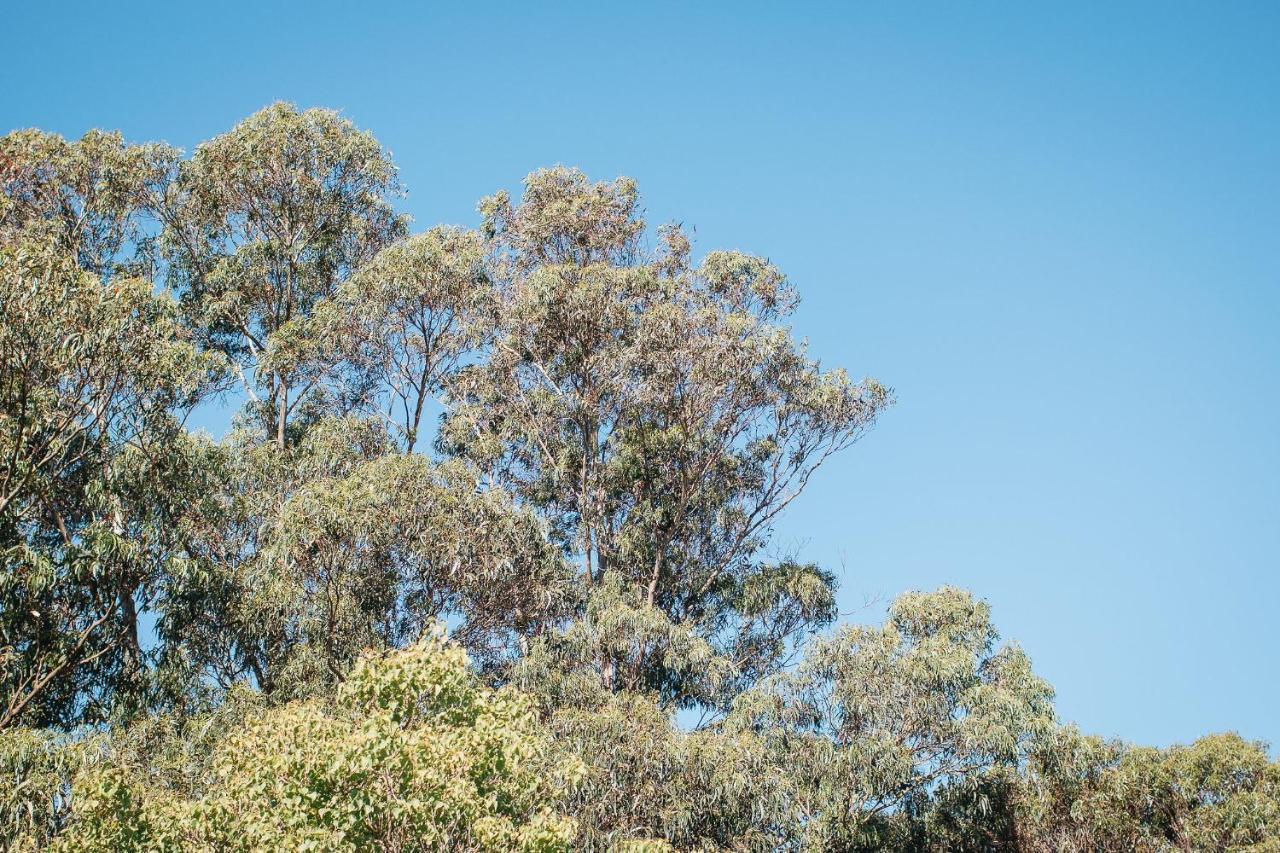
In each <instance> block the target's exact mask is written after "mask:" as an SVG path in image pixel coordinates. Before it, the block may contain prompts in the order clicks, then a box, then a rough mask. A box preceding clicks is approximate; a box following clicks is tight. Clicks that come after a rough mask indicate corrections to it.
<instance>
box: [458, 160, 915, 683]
mask: <svg viewBox="0 0 1280 853" xmlns="http://www.w3.org/2000/svg"><path fill="white" fill-rule="evenodd" d="M481 211H482V213H483V214H484V226H483V227H484V232H485V235H486V237H487V240H488V250H489V256H490V260H489V270H490V277H491V279H492V281H493V285H494V288H495V300H496V304H495V307H494V311H493V316H494V320H493V326H494V328H493V332H492V343H491V344H490V346H489V348H488V350H487V355H486V357H485V358H483V359H481V360H479V362H478V363H476V364H473V365H469V366H468V367H466V368H465V369H464V370H462V371H461V372H460V375H459V376H458V377H456V378H455V379H454V381H453V382H451V384H450V392H451V397H452V401H453V405H452V408H451V410H450V411H449V414H448V419H447V421H446V423H445V426H444V427H443V430H442V436H441V446H442V447H443V448H444V449H445V450H447V451H448V452H451V453H455V454H458V455H461V456H464V457H466V458H469V459H471V460H473V461H474V462H476V463H477V464H478V465H479V466H480V467H481V469H482V470H484V471H485V473H486V474H487V475H488V476H489V477H490V478H491V479H492V480H493V482H495V483H498V484H501V485H503V486H504V487H506V488H508V489H509V490H511V491H512V492H513V493H514V494H515V495H517V496H518V497H519V498H520V499H521V500H522V501H524V502H525V503H527V504H528V505H530V506H533V507H536V508H537V509H538V510H539V512H541V513H542V514H543V515H545V516H546V517H547V518H548V520H549V521H550V523H551V525H552V529H553V531H554V534H555V537H556V540H557V541H558V542H559V543H560V544H561V545H562V547H563V548H564V549H565V551H566V552H567V553H569V554H571V555H572V556H573V557H574V558H575V559H576V561H577V562H578V563H579V565H580V566H581V571H580V580H581V583H582V585H583V587H584V588H585V589H586V590H588V591H591V590H599V589H601V588H602V585H604V584H605V583H606V580H607V579H608V578H609V577H610V576H613V577H615V578H616V579H618V580H619V581H620V582H621V583H622V584H623V586H625V587H626V588H627V589H628V590H630V591H633V592H634V595H632V594H631V592H628V593H627V595H626V596H625V599H626V600H627V601H634V602H635V605H636V606H642V607H645V608H654V609H656V611H657V612H660V613H661V614H662V615H663V618H666V619H669V620H671V621H672V622H673V623H675V624H677V625H680V626H684V627H685V629H686V630H692V631H694V632H695V633H696V634H698V635H699V636H700V637H702V638H703V639H704V640H706V641H707V642H711V643H713V645H714V646H715V649H716V651H717V653H718V654H720V655H722V656H723V657H724V659H725V662H726V663H727V664H728V666H729V668H730V669H731V670H732V671H734V672H735V673H737V674H738V675H739V677H741V678H742V679H743V680H744V681H750V680H751V678H753V677H754V676H755V675H756V674H758V673H760V672H764V671H767V670H768V669H770V668H771V667H772V666H774V665H775V664H776V662H777V661H778V660H779V659H780V658H781V657H782V655H783V654H785V652H786V650H787V648H788V646H789V643H790V642H791V641H792V640H793V639H794V638H795V637H797V636H799V635H800V634H802V633H803V632H804V631H805V630H807V629H809V628H812V627H813V626H815V625H818V624H821V623H823V622H824V621H826V620H828V619H829V618H830V617H831V616H832V615H833V613H834V603H833V602H834V598H833V596H832V592H831V589H832V585H833V579H832V578H831V576H830V575H829V574H827V573H826V572H823V571H821V570H819V569H818V568H817V567H814V566H809V565H802V564H799V563H795V562H791V561H782V562H769V561H765V560H762V559H761V554H762V549H763V548H764V546H765V545H766V544H767V542H768V540H769V532H770V530H771V527H772V525H773V523H774V521H775V520H776V519H777V518H778V516H779V514H780V513H781V512H782V511H783V510H784V509H785V508H786V507H787V506H788V505H789V504H790V503H791V502H792V501H793V500H794V498H795V497H796V496H797V495H798V494H799V493H800V491H801V490H802V489H803V488H804V486H805V484H806V483H807V482H808V480H809V478H810V476H811V475H812V474H813V472H814V471H815V470H816V469H817V468H818V467H819V466H820V465H821V464H822V462H823V461H825V460H826V459H827V458H828V457H830V456H831V455H832V454H833V453H836V452H838V451H840V450H841V449H843V448H845V447H847V446H848V445H850V444H851V443H853V442H854V441H856V440H857V439H858V438H859V437H860V436H861V435H862V434H863V433H864V432H865V430H866V429H867V428H869V427H870V426H871V424H872V423H873V422H874V420H875V418H876V415H877V414H878V413H879V412H880V411H881V410H882V409H883V408H884V406H885V405H886V404H887V403H888V401H889V392H888V391H887V390H886V389H885V388H884V387H883V386H881V385H880V384H879V383H877V382H875V381H874V380H864V381H862V382H853V381H851V380H849V379H848V378H847V377H846V376H845V374H844V373H843V372H842V371H839V370H834V371H823V370H822V369H820V367H819V365H818V364H817V363H816V362H815V361H813V360H812V359H810V358H809V357H808V356H807V355H806V354H805V351H804V347H803V345H802V344H801V343H799V342H797V341H796V340H795V339H794V338H793V337H792V335H791V334H790V332H789V331H788V330H787V329H786V328H785V326H783V325H782V324H783V323H784V321H785V320H786V318H787V316H788V315H789V314H790V312H791V311H792V309H793V308H794V306H795V302H796V299H795V293H794V291H793V289H792V288H791V286H790V284H789V283H788V282H787V280H786V278H785V277H784V276H783V275H782V273H781V272H779V271H778V270H777V269H776V268H775V267H774V266H773V265H772V264H770V263H769V262H768V261H765V260H763V259H760V258H755V257H752V256H749V255H744V254H741V253H737V252H712V253H710V254H709V255H707V256H706V257H705V258H704V259H703V260H702V262H701V263H699V264H695V263H694V262H693V261H692V260H691V257H690V247H689V243H688V240H687V239H686V238H685V236H684V234H683V233H682V232H681V231H680V229H678V228H675V227H670V228H665V229H662V231H661V232H660V246H659V248H658V250H657V251H654V252H649V251H646V250H645V249H644V243H643V236H644V233H645V223H644V221H643V219H642V218H641V216H640V211H639V206H638V196H637V192H636V187H635V184H634V183H633V182H631V181H630V180H627V179H618V180H616V181H613V182H609V183H595V184H593V183H591V182H589V181H588V180H587V178H586V177H585V176H583V175H582V173H580V172H577V171H574V170H570V169H564V168H556V169H551V170H546V171H541V172H535V173H534V174H532V175H530V176H529V177H528V178H527V179H526V181H525V186H524V195H523V197H522V199H521V201H520V202H519V203H518V204H513V202H512V201H511V199H510V198H509V197H508V196H507V195H506V194H505V193H499V194H498V195H496V196H493V197H490V198H488V199H485V200H484V201H483V202H482V203H481ZM619 600H622V599H619ZM627 606H631V605H627ZM660 658H661V655H660V654H659V652H658V650H657V649H655V648H654V647H652V646H651V645H647V644H643V643H642V644H640V645H639V646H637V647H633V648H631V649H630V650H629V651H628V652H627V653H625V654H621V655H614V654H606V655H601V656H599V657H598V658H597V659H596V660H594V661H589V662H584V663H586V664H588V665H590V666H592V667H594V668H595V669H596V670H597V671H598V674H599V678H600V679H601V680H602V682H603V683H604V684H605V685H606V686H609V687H611V688H612V687H616V686H617V685H621V684H629V685H634V686H636V687H639V688H642V689H652V690H659V691H661V692H662V693H663V694H664V695H665V696H666V697H667V699H668V700H671V701H676V702H686V701H689V700H690V699H691V695H692V694H691V690H690V688H688V686H687V685H684V684H683V683H682V682H683V681H684V679H682V678H681V677H679V676H678V675H676V674H675V671H674V669H673V668H672V667H671V666H668V665H666V664H664V663H663V662H662V661H661V660H660Z"/></svg>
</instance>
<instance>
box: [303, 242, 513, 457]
mask: <svg viewBox="0 0 1280 853" xmlns="http://www.w3.org/2000/svg"><path fill="white" fill-rule="evenodd" d="M484 261H485V257H484V246H483V242H482V241H481V239H480V235H479V234H478V233H476V232H474V231H467V230H463V229H459V228H451V227H447V226H437V227H435V228H431V229H430V230H428V231H426V232H425V233H422V234H415V235H413V236H412V237H408V238H406V239H403V240H399V241H397V242H395V243H393V244H391V245H389V246H387V247H386V248H384V249H383V250H382V251H381V252H379V253H378V254H377V256H375V257H374V258H373V260H372V261H370V262H369V263H368V264H366V265H365V266H363V267H362V268H361V269H360V270H359V271H358V272H357V273H356V274H355V275H353V276H351V278H349V279H347V280H346V281H344V282H343V283H342V284H341V285H340V286H339V287H338V290H337V292H336V293H335V294H334V296H333V297H331V298H330V299H327V300H325V301H324V302H323V303H321V304H320V305H319V306H317V309H316V312H315V317H314V319H313V320H312V322H311V323H310V324H309V329H308V333H309V336H310V338H311V339H312V340H316V341H321V342H326V344H325V345H324V346H322V349H323V352H324V353H325V354H326V355H327V356H328V359H329V363H330V364H331V365H333V367H332V368H331V369H334V372H335V373H336V374H337V378H338V380H339V381H341V382H343V383H344V391H343V394H342V395H343V396H344V397H346V398H348V399H353V400H358V401H360V402H361V404H362V409H364V410H366V411H369V412H374V413H377V414H378V415H379V416H380V417H382V418H383V420H385V422H386V423H387V425H388V426H389V428H390V429H391V431H392V432H393V434H394V435H395V437H396V441H397V444H398V445H399V446H400V448H401V449H403V450H404V451H405V452H408V453H411V452H413V451H414V450H415V449H416V448H417V447H418V444H419V439H420V437H421V436H422V431H423V427H424V424H425V420H424V419H425V418H426V417H427V415H428V412H429V408H428V407H429V406H430V405H431V403H432V401H433V400H435V401H436V402H437V403H443V395H444V389H445V386H446V385H447V384H448V382H449V379H450V378H451V377H452V376H453V375H454V374H455V372H456V371H457V370H458V368H459V367H460V366H461V365H462V364H463V363H464V361H465V360H466V359H468V358H470V357H474V356H475V354H476V353H478V352H479V348H480V347H481V346H482V345H483V343H484V340H485V338H486V333H487V331H488V327H489V316H488V315H489V314H490V303H491V301H492V299H491V290H490V288H489V286H488V280H487V274H486V270H485V263H484ZM335 368H336V369H335Z"/></svg>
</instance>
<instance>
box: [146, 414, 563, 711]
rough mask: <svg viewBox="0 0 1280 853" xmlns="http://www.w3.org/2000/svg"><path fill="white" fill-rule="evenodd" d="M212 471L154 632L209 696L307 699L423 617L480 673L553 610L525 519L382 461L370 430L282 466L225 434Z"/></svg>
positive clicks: (414, 630)
mask: <svg viewBox="0 0 1280 853" xmlns="http://www.w3.org/2000/svg"><path fill="white" fill-rule="evenodd" d="M215 464H216V465H217V467H218V470H219V472H220V475H219V480H218V482H217V484H216V488H217V493H216V496H217V500H216V501H215V505H214V506H212V507H206V508H204V509H203V510H202V511H201V512H200V513H199V514H198V515H197V516H196V517H193V518H191V520H190V525H191V526H190V527H189V528H188V529H187V530H186V531H185V534H184V541H185V542H186V545H187V549H188V556H189V558H190V563H189V565H190V567H191V571H190V572H189V573H188V574H186V575H185V576H180V577H178V576H175V579H174V580H175V583H174V585H173V586H172V588H171V589H170V591H169V594H168V595H167V596H166V601H165V607H164V610H163V614H162V617H161V620H160V624H159V629H160V634H161V637H162V638H163V640H164V642H165V649H166V654H167V656H168V657H167V659H168V660H169V661H171V662H172V663H173V664H174V666H176V667H178V668H181V667H195V669H196V670H197V671H198V672H199V673H204V674H208V675H211V676H212V677H213V678H214V679H215V680H216V682H217V683H218V685H219V686H220V687H221V688H222V689H228V688H230V687H231V686H232V685H233V684H234V683H236V682H237V681H239V680H241V679H244V678H246V677H248V678H251V679H252V680H253V681H254V683H255V684H257V685H258V686H259V687H260V688H261V689H263V690H264V691H266V692H267V693H269V694H272V695H274V696H276V697H277V698H280V699H287V698H291V697H298V696H306V695H311V694H313V693H314V692H315V691H317V690H323V689H327V688H328V687H331V686H333V685H335V684H337V683H339V682H341V681H342V680H343V679H344V677H345V675H346V671H347V669H348V668H349V667H350V665H351V663H352V662H353V661H354V660H355V658H356V657H357V656H358V653H359V651H360V650H361V649H362V648H369V647H373V648H397V647H401V646H404V645H406V644H411V643H413V642H414V641H416V640H417V639H418V638H419V637H420V636H422V634H423V632H424V631H425V630H426V628H427V627H428V626H429V625H431V624H433V623H434V621H435V620H436V619H437V618H449V619H451V620H452V621H453V623H454V629H453V631H454V637H455V638H456V639H457V640H459V641H460V642H463V643H465V644H466V646H467V647H468V648H469V649H471V650H473V651H474V653H475V654H476V655H477V657H478V659H479V660H480V661H482V662H494V661H496V660H499V659H502V658H503V657H505V656H507V655H512V654H515V653H517V652H518V651H519V648H520V644H521V643H522V642H523V638H526V637H527V636H528V635H529V633H530V632H533V631H536V630H537V629H538V628H539V626H541V625H542V624H543V623H545V622H546V621H547V620H549V619H552V618H554V617H556V616H557V615H558V614H560V613H562V612H564V611H565V610H566V609H567V607H568V604H567V599H568V598H569V597H570V596H571V595H572V590H571V589H570V588H569V586H568V582H567V581H568V578H567V573H566V571H565V568H564V565H563V561H562V559H561V558H560V556H559V554H558V553H557V552H556V551H555V550H554V549H553V548H552V547H551V546H550V544H549V543H548V542H547V540H546V535H545V531H544V530H543V528H542V526H541V524H539V522H538V521H537V519H536V518H535V517H534V516H532V515H531V514H530V513H528V512H527V511H523V510H520V509H519V508H517V507H515V506H513V505H512V503H511V501H510V499H509V498H508V497H507V496H506V495H504V494H503V493H502V492H500V491H496V490H488V491H484V492H481V491H478V490H477V483H476V475H475V473H474V472H473V471H471V470H469V469H468V468H467V467H466V466H465V465H463V464H461V463H458V462H450V463H446V464H436V463H433V462H431V461H429V460H427V459H426V458H424V457H422V456H418V455H400V454H396V453H394V452H392V444H391V442H390V440H389V438H388V436H387V434H386V431H385V429H384V428H383V427H382V426H381V425H380V424H379V423H377V422H373V421H367V420H359V419H354V418H347V419H341V420H328V419H326V420H321V421H318V422H316V423H315V424H313V425H312V427H311V428H310V429H308V430H307V431H306V433H305V434H304V435H303V437H302V439H301V441H300V443H298V444H297V445H293V446H290V447H288V448H286V449H285V450H284V451H283V452H282V451H281V450H280V449H279V448H278V447H277V446H276V445H275V444H274V442H273V441H271V440H269V439H265V438H264V437H262V436H261V434H260V433H259V432H257V431H256V430H247V431H240V432H237V433H236V434H235V435H234V436H233V438H232V441H231V442H230V443H229V444H227V445H225V446H223V447H221V448H218V450H217V460H216V463H215ZM211 617H212V618H211Z"/></svg>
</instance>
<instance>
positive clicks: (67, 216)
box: [0, 130, 178, 279]
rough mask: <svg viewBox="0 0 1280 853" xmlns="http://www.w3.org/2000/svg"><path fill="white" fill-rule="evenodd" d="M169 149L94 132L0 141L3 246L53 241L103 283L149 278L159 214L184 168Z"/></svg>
mask: <svg viewBox="0 0 1280 853" xmlns="http://www.w3.org/2000/svg"><path fill="white" fill-rule="evenodd" d="M177 163H178V152H177V151H176V150H174V149H173V148H170V147H168V146H167V145H161V144H155V143H152V144H147V145H128V144H126V143H125V142H124V139H123V137H121V135H120V134H119V133H104V132H102V131H100V130H91V131H89V132H88V133H86V134H85V135H84V136H83V137H81V138H80V139H79V140H77V141H74V142H68V141H67V140H65V139H63V138H62V137H61V136H58V135H57V134H52V133H44V132H42V131H39V130H21V131H16V132H14V133H10V134H7V135H5V136H3V137H0V242H5V243H10V244H13V243H16V242H19V241H21V240H22V239H27V240H35V241H38V242H44V243H47V244H48V245H49V246H50V248H51V249H52V250H54V251H57V252H60V253H61V254H64V255H66V256H67V257H69V258H72V259H73V260H75V262H76V263H77V264H78V265H79V266H80V268H81V269H83V270H86V271H88V272H90V273H92V274H93V275H95V276H99V277H101V278H104V279H105V278H109V277H111V276H113V275H117V274H126V275H132V276H143V277H149V275H150V271H151V267H152V264H153V263H154V261H155V258H154V252H153V249H154V238H155V232H156V230H157V228H156V219H155V213H156V210H157V205H158V204H159V200H160V199H162V198H163V197H164V195H165V193H166V191H167V187H168V186H169V183H170V182H171V181H172V179H173V176H174V173H175V171H176V169H177Z"/></svg>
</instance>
